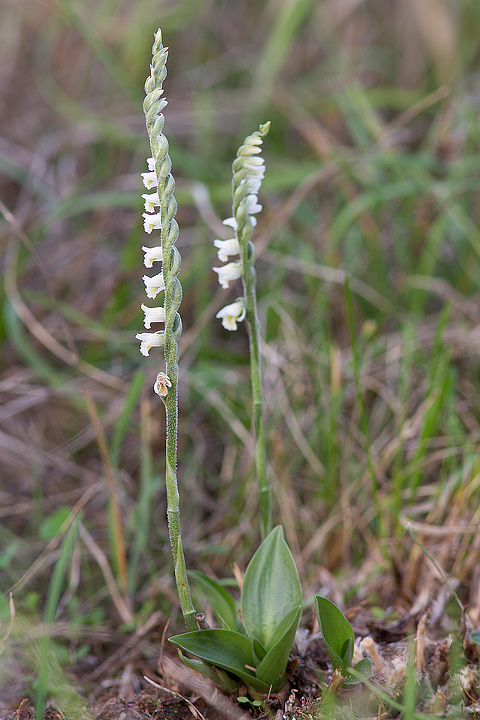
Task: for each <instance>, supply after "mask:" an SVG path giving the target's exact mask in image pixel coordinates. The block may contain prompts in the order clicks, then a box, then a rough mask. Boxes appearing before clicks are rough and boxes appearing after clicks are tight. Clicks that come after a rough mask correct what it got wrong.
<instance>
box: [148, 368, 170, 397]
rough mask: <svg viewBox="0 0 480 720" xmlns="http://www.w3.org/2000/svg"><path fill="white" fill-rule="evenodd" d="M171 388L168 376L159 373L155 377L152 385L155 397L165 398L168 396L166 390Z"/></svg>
mask: <svg viewBox="0 0 480 720" xmlns="http://www.w3.org/2000/svg"><path fill="white" fill-rule="evenodd" d="M171 387H172V382H171V380H170V378H169V377H168V375H167V374H166V373H164V372H159V373H158V375H157V379H156V380H155V383H154V385H153V390H154V392H156V393H157V395H161V396H162V397H165V396H166V395H168V388H171Z"/></svg>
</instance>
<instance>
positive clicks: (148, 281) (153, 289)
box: [142, 272, 165, 300]
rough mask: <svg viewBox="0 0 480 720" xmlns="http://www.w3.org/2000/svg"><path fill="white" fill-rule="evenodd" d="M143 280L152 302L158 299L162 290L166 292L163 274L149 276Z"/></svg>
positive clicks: (145, 276)
mask: <svg viewBox="0 0 480 720" xmlns="http://www.w3.org/2000/svg"><path fill="white" fill-rule="evenodd" d="M142 280H143V282H144V283H145V292H146V293H147V297H148V298H150V299H151V300H153V298H155V297H157V295H158V293H159V292H161V290H165V281H164V279H163V273H162V272H160V273H158V274H157V275H154V276H153V277H148V275H144V276H143V278H142Z"/></svg>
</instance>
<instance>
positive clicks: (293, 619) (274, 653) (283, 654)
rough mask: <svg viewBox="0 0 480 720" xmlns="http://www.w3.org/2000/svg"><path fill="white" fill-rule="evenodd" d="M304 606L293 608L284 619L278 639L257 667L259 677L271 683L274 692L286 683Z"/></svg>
mask: <svg viewBox="0 0 480 720" xmlns="http://www.w3.org/2000/svg"><path fill="white" fill-rule="evenodd" d="M301 612H302V606H301V605H298V606H297V607H296V608H293V609H292V610H291V611H290V612H289V613H288V614H287V615H286V616H285V617H284V619H283V620H282V622H281V623H280V625H279V627H278V632H277V637H278V640H277V642H276V643H275V645H273V647H271V648H270V650H269V651H268V652H267V654H266V655H265V657H264V658H263V660H262V662H261V663H260V664H259V665H258V667H257V678H259V679H260V680H263V681H264V682H265V683H266V684H267V685H269V686H270V685H271V687H272V692H278V691H279V690H281V689H282V687H283V686H284V685H285V681H286V672H285V671H286V667H287V662H288V656H289V654H290V650H291V647H292V643H293V640H294V638H295V633H296V631H297V627H298V621H299V620H300V615H301Z"/></svg>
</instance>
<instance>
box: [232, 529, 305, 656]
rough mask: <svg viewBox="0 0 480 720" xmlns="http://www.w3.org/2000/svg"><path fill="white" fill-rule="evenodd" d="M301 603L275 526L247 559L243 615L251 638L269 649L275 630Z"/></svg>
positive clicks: (295, 575) (295, 576)
mask: <svg viewBox="0 0 480 720" xmlns="http://www.w3.org/2000/svg"><path fill="white" fill-rule="evenodd" d="M301 604H302V588H301V585H300V580H299V577H298V572H297V568H296V567H295V562H294V560H293V557H292V553H291V552H290V549H289V547H288V545H287V543H286V542H285V538H284V535H283V528H282V527H281V525H277V527H275V528H274V529H273V530H272V531H271V532H270V533H269V534H268V535H267V537H266V538H265V540H264V541H263V542H262V544H261V545H260V547H259V548H258V550H257V552H256V553H255V555H254V556H253V557H252V559H251V560H250V562H249V564H248V567H247V570H246V572H245V577H244V579H243V587H242V618H243V622H244V625H245V628H246V630H247V633H248V635H249V636H250V637H251V638H256V639H257V640H258V641H259V642H260V643H261V644H262V645H263V647H264V648H265V649H266V650H267V653H268V651H269V650H270V649H271V648H272V647H273V645H275V643H276V642H277V641H278V639H279V638H278V633H277V629H278V626H279V625H280V623H281V622H282V620H283V619H284V618H285V616H286V615H288V613H289V612H291V611H292V610H294V609H296V608H297V607H298V606H299V605H301Z"/></svg>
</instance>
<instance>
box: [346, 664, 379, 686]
mask: <svg viewBox="0 0 480 720" xmlns="http://www.w3.org/2000/svg"><path fill="white" fill-rule="evenodd" d="M353 670H354V671H355V675H352V674H349V675H347V677H346V678H345V680H344V681H343V683H342V685H345V686H349V685H358V684H359V683H361V682H363V680H368V679H369V678H371V677H373V674H374V673H373V663H372V660H371V658H363V659H362V660H359V661H358V662H357V663H356V664H355V665H354V666H353ZM358 675H360V677H358Z"/></svg>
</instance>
